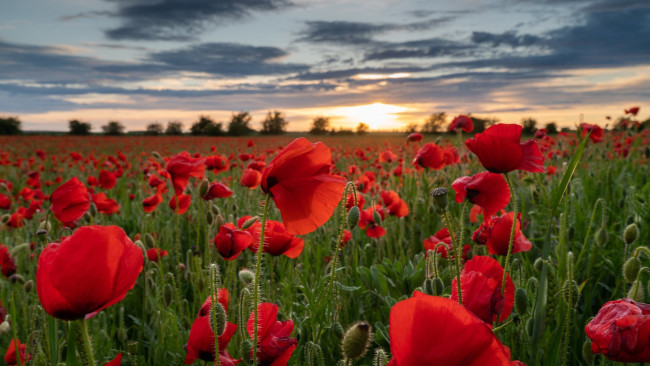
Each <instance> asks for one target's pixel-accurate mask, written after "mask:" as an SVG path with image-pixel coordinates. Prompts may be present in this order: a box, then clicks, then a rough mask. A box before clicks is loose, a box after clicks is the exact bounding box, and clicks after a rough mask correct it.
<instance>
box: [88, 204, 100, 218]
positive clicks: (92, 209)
mask: <svg viewBox="0 0 650 366" xmlns="http://www.w3.org/2000/svg"><path fill="white" fill-rule="evenodd" d="M97 213H98V211H97V205H95V204H94V203H91V204H90V210H89V211H88V214H90V216H93V217H94V216H97Z"/></svg>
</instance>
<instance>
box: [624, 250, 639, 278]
mask: <svg viewBox="0 0 650 366" xmlns="http://www.w3.org/2000/svg"><path fill="white" fill-rule="evenodd" d="M640 269H641V261H640V260H639V258H637V257H636V256H632V257H630V259H628V260H627V261H625V264H624V265H623V277H625V281H627V283H632V282H634V281H635V280H636V278H637V277H638V276H639V270H640Z"/></svg>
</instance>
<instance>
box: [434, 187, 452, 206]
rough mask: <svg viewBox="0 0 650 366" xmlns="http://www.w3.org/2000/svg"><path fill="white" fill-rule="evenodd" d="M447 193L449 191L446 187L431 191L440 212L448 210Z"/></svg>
mask: <svg viewBox="0 0 650 366" xmlns="http://www.w3.org/2000/svg"><path fill="white" fill-rule="evenodd" d="M447 193H449V191H448V190H447V188H444V187H438V188H436V189H434V190H433V191H431V196H433V199H434V201H435V203H436V205H438V207H439V208H440V210H444V209H445V208H447Z"/></svg>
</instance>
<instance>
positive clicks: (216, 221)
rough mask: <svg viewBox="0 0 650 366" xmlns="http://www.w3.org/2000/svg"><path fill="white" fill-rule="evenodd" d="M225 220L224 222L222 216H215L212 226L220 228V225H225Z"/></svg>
mask: <svg viewBox="0 0 650 366" xmlns="http://www.w3.org/2000/svg"><path fill="white" fill-rule="evenodd" d="M225 223H226V220H224V218H223V216H221V214H219V215H217V217H215V218H214V224H215V226H216V227H221V225H223V224H225Z"/></svg>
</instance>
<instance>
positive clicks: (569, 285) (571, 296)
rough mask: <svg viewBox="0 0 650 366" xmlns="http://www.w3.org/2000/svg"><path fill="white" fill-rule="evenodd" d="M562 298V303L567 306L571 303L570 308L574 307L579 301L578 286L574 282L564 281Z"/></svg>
mask: <svg viewBox="0 0 650 366" xmlns="http://www.w3.org/2000/svg"><path fill="white" fill-rule="evenodd" d="M562 297H564V302H566V303H567V304H568V303H569V301H571V306H573V307H575V306H576V305H577V304H578V300H580V290H579V289H578V284H577V283H576V281H569V280H566V281H564V285H563V286H562Z"/></svg>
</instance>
